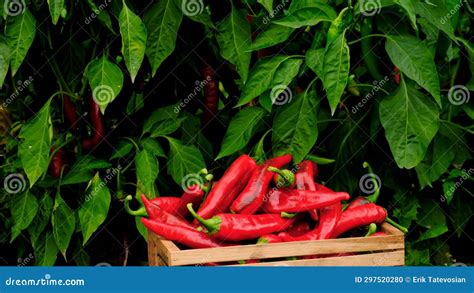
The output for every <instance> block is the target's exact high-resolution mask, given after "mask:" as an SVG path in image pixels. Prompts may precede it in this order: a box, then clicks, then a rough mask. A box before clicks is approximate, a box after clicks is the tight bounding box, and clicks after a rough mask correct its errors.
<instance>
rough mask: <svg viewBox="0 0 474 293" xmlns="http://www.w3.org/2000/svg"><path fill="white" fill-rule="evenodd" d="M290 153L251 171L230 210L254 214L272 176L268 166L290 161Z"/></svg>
mask: <svg viewBox="0 0 474 293" xmlns="http://www.w3.org/2000/svg"><path fill="white" fill-rule="evenodd" d="M291 159H292V156H291V155H283V156H280V157H276V158H273V159H270V160H268V161H266V162H265V163H263V165H262V166H260V167H259V168H258V169H257V170H255V171H254V172H253V173H252V176H251V177H250V179H249V180H248V183H247V185H246V186H245V188H244V190H243V191H242V193H241V194H240V195H239V196H238V197H237V199H236V200H235V201H234V202H233V203H232V205H231V207H230V210H231V211H232V212H234V213H238V214H254V213H255V212H256V211H257V210H258V209H259V208H260V206H261V205H262V203H263V202H264V200H265V195H266V193H267V191H268V187H269V185H270V182H271V181H272V178H273V172H271V171H268V167H275V168H281V167H283V166H285V165H286V164H288V163H289V162H291Z"/></svg>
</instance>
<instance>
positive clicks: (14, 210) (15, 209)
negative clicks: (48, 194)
mask: <svg viewBox="0 0 474 293" xmlns="http://www.w3.org/2000/svg"><path fill="white" fill-rule="evenodd" d="M10 211H11V214H12V219H13V226H12V236H11V240H10V243H11V242H13V240H15V239H16V237H17V236H18V235H20V232H21V231H23V230H25V229H26V228H28V226H29V225H30V224H31V222H32V221H33V219H34V218H35V216H36V213H37V212H38V201H37V199H36V197H35V196H34V195H33V194H31V193H30V191H29V190H28V191H26V192H23V193H21V194H19V195H15V196H14V197H13V198H12V200H11V201H10Z"/></svg>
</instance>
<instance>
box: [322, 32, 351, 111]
mask: <svg viewBox="0 0 474 293" xmlns="http://www.w3.org/2000/svg"><path fill="white" fill-rule="evenodd" d="M349 59H350V55H349V46H348V45H347V42H346V37H345V32H344V33H342V34H341V35H339V36H338V37H337V39H335V40H334V41H333V42H332V43H331V44H330V45H329V47H327V48H326V51H325V53H324V63H323V72H322V73H323V76H322V81H323V85H324V89H325V90H326V93H327V97H328V100H329V106H330V107H331V114H332V115H334V112H335V111H336V109H337V105H339V101H340V100H341V97H342V94H343V93H344V89H345V88H346V85H347V82H348V80H349V69H350V61H349Z"/></svg>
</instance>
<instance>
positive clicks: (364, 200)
mask: <svg viewBox="0 0 474 293" xmlns="http://www.w3.org/2000/svg"><path fill="white" fill-rule="evenodd" d="M368 203H371V201H370V200H368V199H367V198H365V197H363V196H358V197H356V198H355V199H354V200H352V201H351V202H350V203H349V205H348V206H347V207H346V210H349V209H352V208H355V207H360V206H363V205H365V204H368Z"/></svg>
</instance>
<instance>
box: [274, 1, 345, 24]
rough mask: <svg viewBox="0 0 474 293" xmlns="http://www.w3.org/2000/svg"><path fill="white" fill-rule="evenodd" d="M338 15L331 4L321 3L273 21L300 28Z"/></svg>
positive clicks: (330, 19)
mask: <svg viewBox="0 0 474 293" xmlns="http://www.w3.org/2000/svg"><path fill="white" fill-rule="evenodd" d="M336 17H337V14H336V11H335V10H334V9H333V8H332V7H331V6H329V5H324V4H320V5H314V6H312V7H306V8H301V9H298V10H295V11H293V12H290V13H289V14H288V15H287V16H285V17H283V18H281V19H277V20H275V21H273V23H276V24H279V25H283V26H288V27H292V28H300V27H303V26H313V25H316V24H318V23H319V22H322V21H332V20H333V19H334V18H336Z"/></svg>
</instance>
